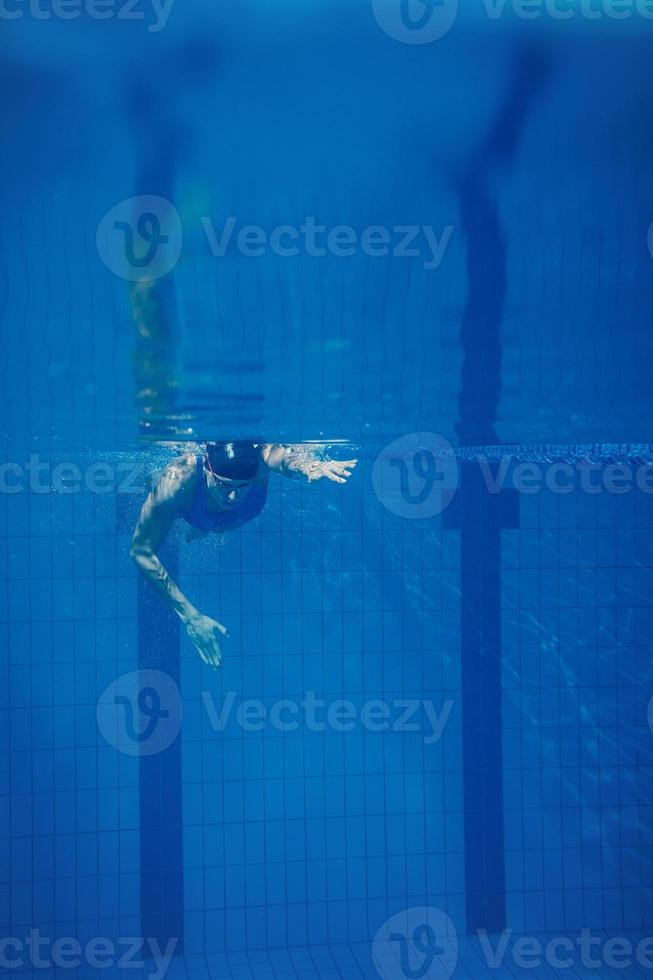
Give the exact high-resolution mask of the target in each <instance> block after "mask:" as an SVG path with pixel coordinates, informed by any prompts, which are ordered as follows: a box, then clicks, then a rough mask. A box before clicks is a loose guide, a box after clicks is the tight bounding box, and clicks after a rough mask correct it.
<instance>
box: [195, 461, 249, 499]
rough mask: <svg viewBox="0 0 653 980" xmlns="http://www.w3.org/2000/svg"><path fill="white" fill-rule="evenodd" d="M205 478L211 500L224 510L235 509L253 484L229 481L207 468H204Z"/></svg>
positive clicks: (247, 481) (245, 481) (246, 481)
mask: <svg viewBox="0 0 653 980" xmlns="http://www.w3.org/2000/svg"><path fill="white" fill-rule="evenodd" d="M204 478H205V480H206V488H207V490H208V492H209V494H210V495H211V499H212V500H214V501H215V503H216V504H217V505H218V506H219V507H224V508H227V507H234V506H235V505H236V504H237V503H238V501H239V500H241V498H242V497H243V494H244V493H245V492H246V490H247V488H248V487H249V486H250V483H251V481H250V480H229V479H228V478H227V477H225V476H218V474H217V473H214V472H213V470H210V469H207V468H206V467H205V468H204Z"/></svg>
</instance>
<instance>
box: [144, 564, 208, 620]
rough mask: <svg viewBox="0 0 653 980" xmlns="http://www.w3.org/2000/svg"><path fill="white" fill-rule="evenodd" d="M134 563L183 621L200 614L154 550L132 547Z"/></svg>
mask: <svg viewBox="0 0 653 980" xmlns="http://www.w3.org/2000/svg"><path fill="white" fill-rule="evenodd" d="M131 556H132V559H133V561H134V564H135V565H136V567H137V568H138V570H139V571H140V572H141V574H142V575H143V577H144V578H146V579H147V581H148V582H149V583H150V585H151V586H152V588H153V589H154V590H155V592H157V593H158V594H159V595H160V596H161V598H162V599H165V600H166V602H168V603H169V605H170V606H171V607H172V608H173V609H174V611H175V612H176V613H177V615H178V616H179V618H180V619H181V620H182V622H184V623H187V622H189V621H190V620H191V619H193V618H195V617H196V616H199V615H200V614H199V611H198V610H197V609H196V608H195V606H194V605H193V604H192V602H190V601H189V600H188V599H187V598H186V596H185V595H184V593H183V592H182V591H181V589H180V588H179V586H178V585H176V584H175V582H173V580H172V579H171V578H170V575H169V574H168V572H167V571H166V569H165V566H164V565H163V563H162V562H161V561H160V559H159V558H158V557H157V556H156V555H155V554H154V552H152V551H146V550H141V549H138V548H132V550H131Z"/></svg>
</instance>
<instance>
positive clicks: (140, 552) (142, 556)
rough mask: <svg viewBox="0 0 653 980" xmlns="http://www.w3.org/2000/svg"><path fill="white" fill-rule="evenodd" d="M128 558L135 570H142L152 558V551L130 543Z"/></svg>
mask: <svg viewBox="0 0 653 980" xmlns="http://www.w3.org/2000/svg"><path fill="white" fill-rule="evenodd" d="M129 556H130V558H131V560H132V561H133V562H134V564H135V565H136V567H137V568H144V567H145V566H146V565H147V563H148V561H149V560H151V558H152V551H151V549H150V548H148V547H146V546H145V545H142V544H138V543H137V542H135V541H132V543H131V546H130V548H129Z"/></svg>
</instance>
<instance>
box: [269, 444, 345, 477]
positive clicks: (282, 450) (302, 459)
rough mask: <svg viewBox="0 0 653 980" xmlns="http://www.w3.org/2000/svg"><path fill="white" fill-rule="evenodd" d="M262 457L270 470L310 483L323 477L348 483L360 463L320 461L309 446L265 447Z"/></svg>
mask: <svg viewBox="0 0 653 980" xmlns="http://www.w3.org/2000/svg"><path fill="white" fill-rule="evenodd" d="M262 455H263V461H264V462H265V464H266V466H267V467H268V469H271V470H274V472H275V473H280V474H281V475H282V476H289V477H292V478H295V479H298V478H301V477H302V476H304V477H306V479H307V480H308V481H309V483H310V482H312V481H313V480H321V479H322V478H323V477H326V478H327V479H328V480H333V482H334V483H346V482H347V480H348V479H349V477H350V476H351V471H352V470H353V468H354V467H355V466H356V463H357V462H358V460H357V459H349V460H347V461H346V462H340V461H338V460H334V459H325V460H324V459H318V458H317V457H316V456H315V454H314V453H312V452H311V450H310V448H309V447H308V446H302V445H295V446H281V445H268V446H264V447H263V453H262Z"/></svg>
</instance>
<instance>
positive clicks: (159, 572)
mask: <svg viewBox="0 0 653 980" xmlns="http://www.w3.org/2000/svg"><path fill="white" fill-rule="evenodd" d="M193 471H194V459H193V458H192V457H191V458H190V460H189V458H188V457H184V458H182V459H180V460H174V461H173V462H172V463H171V464H170V465H169V466H168V467H166V469H165V471H164V472H163V475H162V476H161V479H160V480H159V482H158V483H157V485H156V487H155V488H154V489H153V490H152V491H151V493H150V494H149V495H148V498H147V500H146V501H145V503H144V504H143V508H142V510H141V514H140V517H139V519H138V523H137V525H136V529H135V531H134V536H133V538H132V543H131V550H130V553H131V556H132V559H133V560H134V563H135V564H136V567H137V568H138V569H139V571H140V572H141V573H142V574H143V575H144V576H145V578H146V579H147V581H148V582H149V583H150V585H151V586H152V587H153V588H154V589H155V591H156V592H158V594H159V595H160V596H161V598H162V599H164V600H165V601H166V602H167V603H168V604H169V605H170V606H171V607H172V608H173V609H174V611H175V612H176V613H177V615H178V616H179V618H180V619H181V621H182V623H183V624H184V626H185V627H186V632H187V633H188V636H189V639H190V640H191V642H192V643H193V644H194V646H195V647H196V649H197V651H198V652H199V655H200V657H201V658H202V660H203V661H204V663H206V664H209V665H210V666H211V667H219V666H220V663H221V661H222V652H221V650H220V642H219V641H220V637H221V636H226V635H227V630H226V629H225V627H224V626H223V625H222V624H221V623H218V622H217V621H216V620H214V619H210V618H209V617H208V616H203V615H202V613H201V612H200V611H199V610H198V609H196V608H195V606H194V605H193V604H192V603H191V602H190V600H189V599H187V598H186V596H185V595H184V593H183V592H182V591H181V589H180V588H179V586H178V585H176V584H175V582H173V580H172V579H171V577H170V575H169V574H168V572H167V570H166V568H165V567H164V565H163V563H162V562H161V561H160V559H159V558H158V556H157V554H156V553H157V551H158V550H159V548H160V547H161V545H162V544H163V542H164V541H165V539H166V537H167V535H168V532H169V530H170V527H171V525H172V522H173V520H174V519H175V517H176V515H177V512H178V510H179V507H180V504H182V503H183V501H184V497H185V495H186V493H187V491H188V486H189V480H190V479H191V478H192V473H193Z"/></svg>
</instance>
